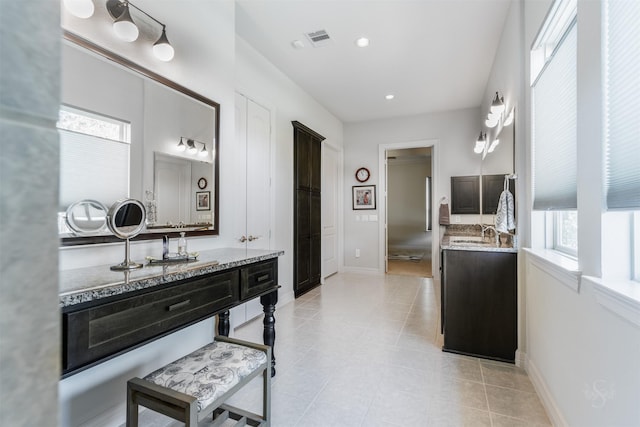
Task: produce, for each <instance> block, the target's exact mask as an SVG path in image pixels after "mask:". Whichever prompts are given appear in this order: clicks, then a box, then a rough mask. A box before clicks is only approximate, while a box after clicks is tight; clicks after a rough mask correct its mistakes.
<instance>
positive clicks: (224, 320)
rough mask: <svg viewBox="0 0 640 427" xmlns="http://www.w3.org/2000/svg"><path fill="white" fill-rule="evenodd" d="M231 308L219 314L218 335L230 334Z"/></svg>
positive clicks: (226, 335)
mask: <svg viewBox="0 0 640 427" xmlns="http://www.w3.org/2000/svg"><path fill="white" fill-rule="evenodd" d="M229 328H230V324H229V310H227V311H223V312H222V313H220V314H218V335H222V336H225V337H228V336H229Z"/></svg>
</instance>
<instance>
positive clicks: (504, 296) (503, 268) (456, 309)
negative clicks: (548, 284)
mask: <svg viewBox="0 0 640 427" xmlns="http://www.w3.org/2000/svg"><path fill="white" fill-rule="evenodd" d="M441 259H442V275H441V280H442V283H441V286H442V293H441V295H442V322H443V329H444V346H443V350H444V351H447V352H452V353H458V354H466V355H471V356H478V357H483V358H488V359H494V360H501V361H506V362H513V361H514V360H515V351H516V349H517V346H518V335H517V254H516V253H511V252H492V251H473V250H447V249H445V250H443V251H442V258H441Z"/></svg>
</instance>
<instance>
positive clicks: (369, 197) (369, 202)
mask: <svg viewBox="0 0 640 427" xmlns="http://www.w3.org/2000/svg"><path fill="white" fill-rule="evenodd" d="M352 190H353V194H352V200H353V210H367V209H375V208H376V186H375V185H354V186H353V187H352Z"/></svg>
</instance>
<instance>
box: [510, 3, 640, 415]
mask: <svg viewBox="0 0 640 427" xmlns="http://www.w3.org/2000/svg"><path fill="white" fill-rule="evenodd" d="M601 3H602V2H600V1H591V0H584V1H578V57H577V61H578V63H577V67H578V115H577V121H578V140H579V143H578V211H579V214H578V215H579V218H578V223H579V236H578V254H579V255H578V263H579V265H580V270H582V272H583V273H585V274H589V275H593V276H599V275H600V273H601V271H602V270H604V269H605V265H604V264H603V259H606V258H607V257H606V256H605V254H603V252H604V251H610V252H613V253H617V256H618V257H624V256H626V255H624V253H625V251H624V250H622V248H623V246H622V245H623V244H624V242H625V239H628V236H626V237H625V236H623V237H625V238H621V239H619V240H618V241H617V242H615V243H614V244H613V245H611V246H610V247H605V246H603V244H602V241H604V240H605V237H607V236H605V235H604V234H602V231H601V230H602V229H603V222H602V208H601V206H602V203H601V197H602V195H601V191H600V189H601V188H602V184H601V182H602V176H601V171H602V166H601V165H602V161H603V159H602V152H603V150H602V139H601V134H602V133H601V105H602V103H601V89H600V87H601V83H600V81H601V80H600V78H601V71H600V70H601V68H600V52H601V50H600V49H601V47H600V18H601V15H600V14H601ZM550 5H551V1H526V2H525V3H524V7H523V21H522V22H523V24H524V28H523V35H524V40H523V52H524V54H525V58H524V61H523V63H524V64H525V73H524V74H525V79H524V89H525V99H526V102H525V105H524V108H522V110H526V111H527V113H526V116H525V118H526V122H525V123H526V133H525V142H526V144H525V152H524V155H519V161H520V163H521V164H522V163H523V162H526V164H525V165H524V166H525V168H526V171H527V173H526V177H527V182H530V181H529V180H530V177H531V168H530V159H531V156H532V153H531V148H530V147H531V141H530V128H531V126H530V121H529V117H530V109H529V105H530V99H531V91H530V88H529V84H528V82H529V68H528V49H529V47H530V46H531V43H532V42H533V39H534V37H535V35H536V33H537V31H538V29H539V27H540V25H541V23H542V22H543V20H544V17H545V15H546V13H547V11H548V9H549V7H550ZM520 118H522V116H520ZM528 193H529V197H528V198H527V206H526V207H524V208H523V207H522V206H520V208H521V210H523V211H524V214H525V217H527V220H528V222H529V223H530V224H531V226H530V227H528V228H529V230H530V231H529V230H528V231H527V233H526V234H529V233H531V235H525V241H526V243H527V245H529V244H531V243H532V242H533V241H535V240H536V239H535V238H536V234H538V233H540V232H541V230H540V229H539V228H537V227H536V226H535V224H533V221H531V214H530V208H531V195H530V192H528ZM520 194H523V193H522V192H520ZM627 233H628V229H627ZM617 245H620V246H617ZM617 249H620V251H617ZM531 257H532V256H531V255H527V256H526V257H523V256H522V254H521V258H525V260H524V261H525V262H524V268H523V270H524V271H523V272H521V273H522V274H521V281H522V282H523V283H522V286H521V290H523V292H524V294H525V295H524V298H525V303H526V342H525V347H524V349H525V350H526V355H525V359H526V367H527V370H528V371H529V374H530V376H531V378H532V380H533V381H534V384H535V385H536V388H537V389H538V392H539V393H540V394H541V396H542V398H543V401H545V404H546V407H547V410H548V412H549V414H550V416H551V418H552V421H553V422H554V424H555V425H571V426H603V425H608V426H635V425H640V407H639V406H638V402H640V328H639V327H638V325H636V324H633V323H632V322H630V321H628V320H626V319H624V318H623V317H621V316H619V315H618V314H614V312H612V311H609V310H608V309H607V308H605V307H604V306H603V305H601V304H600V303H599V302H598V300H597V294H596V293H595V291H594V289H595V288H594V286H595V285H594V282H593V280H591V279H585V277H583V278H582V280H581V282H580V285H579V291H578V292H576V291H574V290H571V289H569V288H568V287H567V286H565V285H564V284H563V281H562V280H561V277H560V276H559V275H558V274H554V272H553V270H552V268H551V267H550V266H549V267H547V268H545V267H544V264H542V265H543V267H542V268H541V267H540V264H534V263H532V262H531Z"/></svg>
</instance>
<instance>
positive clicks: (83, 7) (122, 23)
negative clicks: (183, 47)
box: [64, 0, 175, 62]
mask: <svg viewBox="0 0 640 427" xmlns="http://www.w3.org/2000/svg"><path fill="white" fill-rule="evenodd" d="M64 6H65V8H66V9H67V10H68V11H69V12H70V13H71V14H72V15H74V16H77V17H78V18H83V19H86V18H89V17H91V16H92V15H93V12H94V9H95V8H94V5H93V1H92V0H64ZM129 6H131V7H133V8H135V9H136V10H138V11H139V12H140V13H142V14H144V15H146V16H147V17H149V18H150V19H151V20H152V21H154V22H156V23H157V24H159V25H160V26H162V34H161V35H160V37H159V38H158V40H157V41H156V42H155V43H154V44H153V48H152V50H153V54H154V56H155V57H156V58H158V59H159V60H160V61H164V62H168V61H171V60H172V59H173V55H174V54H175V50H174V49H173V46H171V43H169V39H167V31H166V28H167V27H166V25H164V24H163V23H162V22H160V21H158V20H157V19H155V18H154V17H153V16H151V15H149V14H148V13H147V12H145V11H144V10H142V9H140V8H139V7H138V6H136V5H135V4H133V3H131V2H130V1H128V0H107V4H106V7H107V11H108V12H109V15H111V16H112V17H113V19H114V21H113V31H114V32H115V33H116V35H117V36H118V37H119V38H120V39H122V40H124V41H126V42H133V41H136V40H137V39H138V35H139V34H140V30H139V29H138V26H137V25H136V23H135V22H134V21H133V18H132V17H131V10H130V9H129Z"/></svg>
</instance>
